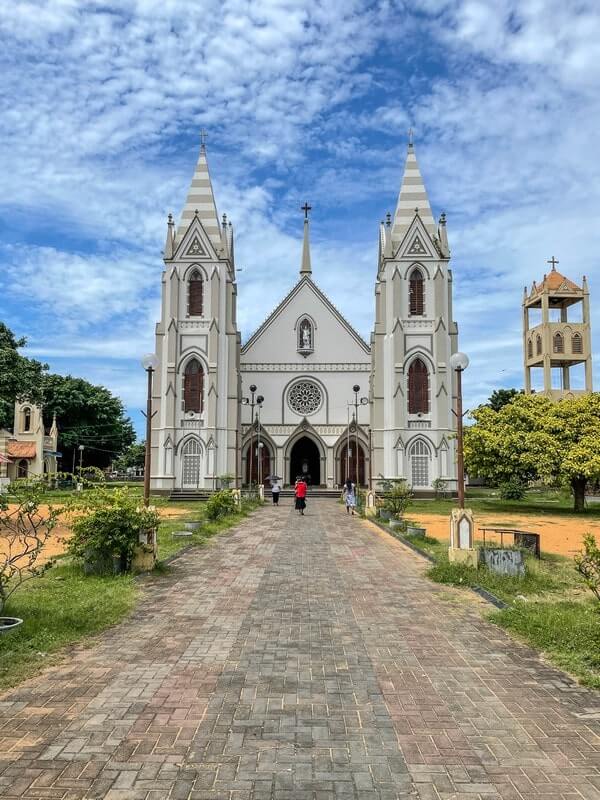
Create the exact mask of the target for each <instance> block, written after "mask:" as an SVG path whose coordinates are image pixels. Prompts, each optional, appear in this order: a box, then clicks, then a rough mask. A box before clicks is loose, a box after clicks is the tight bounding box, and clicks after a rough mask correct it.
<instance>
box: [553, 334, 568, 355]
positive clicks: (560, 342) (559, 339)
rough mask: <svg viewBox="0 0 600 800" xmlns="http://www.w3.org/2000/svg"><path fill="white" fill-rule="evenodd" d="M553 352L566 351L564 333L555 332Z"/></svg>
mask: <svg viewBox="0 0 600 800" xmlns="http://www.w3.org/2000/svg"><path fill="white" fill-rule="evenodd" d="M552 352H553V353H564V352H565V340H564V337H563V335H562V333H555V334H554V336H553V337H552Z"/></svg>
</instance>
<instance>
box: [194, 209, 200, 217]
mask: <svg viewBox="0 0 600 800" xmlns="http://www.w3.org/2000/svg"><path fill="white" fill-rule="evenodd" d="M198 213H199V212H198V209H196V210H195V211H194V216H195V217H197V216H198Z"/></svg>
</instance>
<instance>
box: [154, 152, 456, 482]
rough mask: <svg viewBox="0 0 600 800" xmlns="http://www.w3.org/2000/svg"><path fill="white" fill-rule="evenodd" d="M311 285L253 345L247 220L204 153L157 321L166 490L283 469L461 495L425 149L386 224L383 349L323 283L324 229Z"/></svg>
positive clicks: (378, 332) (170, 256)
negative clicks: (223, 208)
mask: <svg viewBox="0 0 600 800" xmlns="http://www.w3.org/2000/svg"><path fill="white" fill-rule="evenodd" d="M304 211H305V219H304V239H303V247H302V253H301V256H300V259H299V260H300V267H299V275H298V280H297V282H296V284H295V285H294V286H293V287H292V289H291V290H290V291H289V292H288V294H287V295H286V296H285V297H284V298H283V300H282V301H281V302H280V304H279V305H278V306H277V307H276V308H275V310H274V311H272V312H271V313H270V314H269V316H268V317H267V318H266V320H265V321H264V322H263V323H262V325H261V326H260V327H259V328H258V329H257V330H256V331H255V332H254V333H253V334H252V335H251V336H250V337H249V338H248V339H247V340H246V341H245V342H243V343H242V341H241V336H240V333H239V331H238V327H237V321H236V306H237V281H236V272H235V256H234V237H233V229H232V226H231V223H230V222H229V221H228V220H227V217H226V216H225V215H223V217H222V218H221V219H219V217H218V215H217V209H216V203H215V198H214V193H213V188H212V183H211V179H210V174H209V170H208V163H207V158H206V149H205V147H204V145H203V146H202V148H201V151H200V156H199V159H198V162H197V164H196V169H195V172H194V176H193V178H192V183H191V186H190V189H189V192H188V196H187V199H186V203H185V206H184V209H183V212H182V215H181V218H180V221H179V224H178V225H177V227H176V225H175V222H174V221H173V219H172V217H171V216H170V215H169V221H168V225H167V237H166V243H165V250H164V263H165V269H164V272H163V276H162V311H161V320H160V322H159V323H158V325H157V326H156V354H157V356H158V367H157V370H156V373H155V376H154V381H153V404H154V405H153V407H154V410H155V411H156V413H155V415H154V417H153V421H152V488H153V490H154V491H162V492H172V491H178V490H183V491H193V490H196V489H212V488H217V487H218V486H219V483H220V477H221V476H223V475H230V476H232V477H233V478H234V479H235V483H236V485H241V484H246V483H248V482H250V481H252V482H256V481H264V480H265V479H266V478H267V476H269V475H277V476H279V477H280V479H282V480H283V482H284V483H285V484H288V483H293V482H294V480H295V478H296V477H297V476H298V475H304V476H305V477H307V478H308V480H309V482H310V483H311V484H312V485H318V486H327V487H335V486H340V485H341V484H342V483H343V482H344V480H345V479H346V478H347V477H351V478H352V479H353V480H356V479H357V478H358V480H359V482H360V484H361V485H376V483H377V481H378V480H379V479H380V478H381V477H386V478H405V479H406V480H407V482H408V483H409V484H410V485H411V486H412V487H413V490H414V491H415V492H419V491H427V490H430V489H431V488H432V485H433V483H434V481H435V480H436V479H438V478H441V479H443V480H444V481H446V485H447V487H448V488H449V489H454V488H455V486H456V464H455V442H454V438H453V431H454V428H455V422H454V418H453V413H452V407H453V393H454V392H453V390H454V380H453V378H454V376H453V374H452V371H451V369H450V367H449V358H450V355H451V354H452V353H453V352H455V351H456V350H457V338H458V332H457V327H456V324H455V323H454V321H453V317H452V274H451V271H450V269H449V260H450V252H449V248H448V240H447V234H446V221H445V216H444V215H442V216H441V218H440V220H439V223H438V224H436V223H435V222H434V218H433V215H432V212H431V207H430V204H429V200H428V197H427V192H426V190H425V185H424V183H423V179H422V176H421V173H420V170H419V166H418V163H417V159H416V154H415V151H414V146H413V145H412V144H410V145H409V147H408V155H407V160H406V166H405V171H404V176H403V180H402V186H401V189H400V194H399V198H398V203H397V207H396V212H395V214H394V216H393V217H392V215H388V217H387V219H386V221H385V222H384V223H382V224H381V226H380V230H379V253H378V260H377V271H376V274H375V275H374V289H375V304H374V305H375V320H374V328H373V332H372V334H371V338H370V341H369V342H367V341H365V340H364V339H363V337H362V336H361V335H360V334H359V333H358V332H357V331H356V330H355V329H354V328H353V327H352V325H351V324H350V323H349V322H348V321H347V320H346V319H345V318H344V317H343V316H342V314H341V313H340V312H339V311H338V310H337V309H336V308H335V306H334V305H333V304H332V302H331V301H330V300H329V298H328V297H327V296H326V295H325V294H324V293H323V292H322V291H321V289H320V288H319V286H318V284H317V282H316V280H315V278H314V277H313V270H312V263H311V254H310V221H309V219H308V211H309V208H308V206H305V209H304Z"/></svg>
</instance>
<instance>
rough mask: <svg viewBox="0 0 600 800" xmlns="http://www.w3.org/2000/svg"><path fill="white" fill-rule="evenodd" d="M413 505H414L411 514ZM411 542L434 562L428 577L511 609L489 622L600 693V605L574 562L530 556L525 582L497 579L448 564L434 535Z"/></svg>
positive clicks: (413, 538)
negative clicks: (482, 593) (479, 591)
mask: <svg viewBox="0 0 600 800" xmlns="http://www.w3.org/2000/svg"><path fill="white" fill-rule="evenodd" d="M412 510H413V506H412V505H411V511H412ZM407 538H408V539H409V541H410V542H411V543H412V544H413V545H414V546H415V547H416V548H417V549H419V550H421V551H422V552H424V553H427V554H428V555H429V556H430V557H431V558H433V559H434V563H433V564H432V565H431V567H430V568H429V569H428V571H427V575H428V577H429V578H431V579H432V580H434V581H436V582H437V583H444V584H450V585H452V586H458V587H476V586H479V587H481V588H483V589H486V590H487V591H488V592H491V593H492V594H494V595H496V597H499V598H500V599H501V600H503V601H504V602H505V603H508V606H507V607H506V608H505V609H502V610H500V611H494V612H491V613H490V614H489V619H491V620H492V621H493V622H495V623H496V624H498V625H501V626H502V627H503V628H506V629H507V630H509V631H511V632H512V633H514V634H515V636H516V637H517V638H519V639H521V640H522V641H524V642H526V643H527V644H529V645H531V646H532V647H534V648H536V649H538V650H541V651H542V652H543V653H544V655H545V656H546V657H547V658H548V660H550V661H552V663H553V664H555V665H556V666H557V667H560V668H561V669H564V670H566V671H567V672H570V673H571V674H572V675H574V676H576V677H577V678H578V679H579V680H580V682H581V683H583V684H585V685H588V686H593V687H595V688H597V689H600V603H598V602H597V601H595V600H594V599H593V598H592V594H591V592H590V591H589V590H588V589H587V588H586V587H585V585H584V583H583V580H582V578H581V576H580V575H579V573H578V572H577V571H576V569H575V566H574V563H573V560H572V559H570V558H566V557H564V556H559V555H554V554H552V555H551V554H548V553H542V559H541V560H540V561H538V560H537V559H536V558H534V557H533V556H531V557H529V556H528V557H527V563H526V567H527V572H526V575H525V576H524V577H522V578H518V577H508V576H501V575H496V574H494V573H492V572H489V571H488V570H487V569H485V568H484V567H480V568H479V569H477V570H475V569H472V568H469V567H466V566H464V565H461V564H451V563H450V562H449V561H448V543H447V542H441V541H439V540H438V539H435V538H433V537H430V536H410V537H407Z"/></svg>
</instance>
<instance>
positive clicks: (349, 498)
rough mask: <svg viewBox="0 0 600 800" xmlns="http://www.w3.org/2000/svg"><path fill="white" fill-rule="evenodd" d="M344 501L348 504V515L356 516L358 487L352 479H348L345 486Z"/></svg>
mask: <svg viewBox="0 0 600 800" xmlns="http://www.w3.org/2000/svg"><path fill="white" fill-rule="evenodd" d="M344 500H345V503H346V514H352V516H354V511H355V509H356V487H355V485H354V484H353V483H352V480H351V479H350V478H348V480H347V481H346V483H345V484H344Z"/></svg>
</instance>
